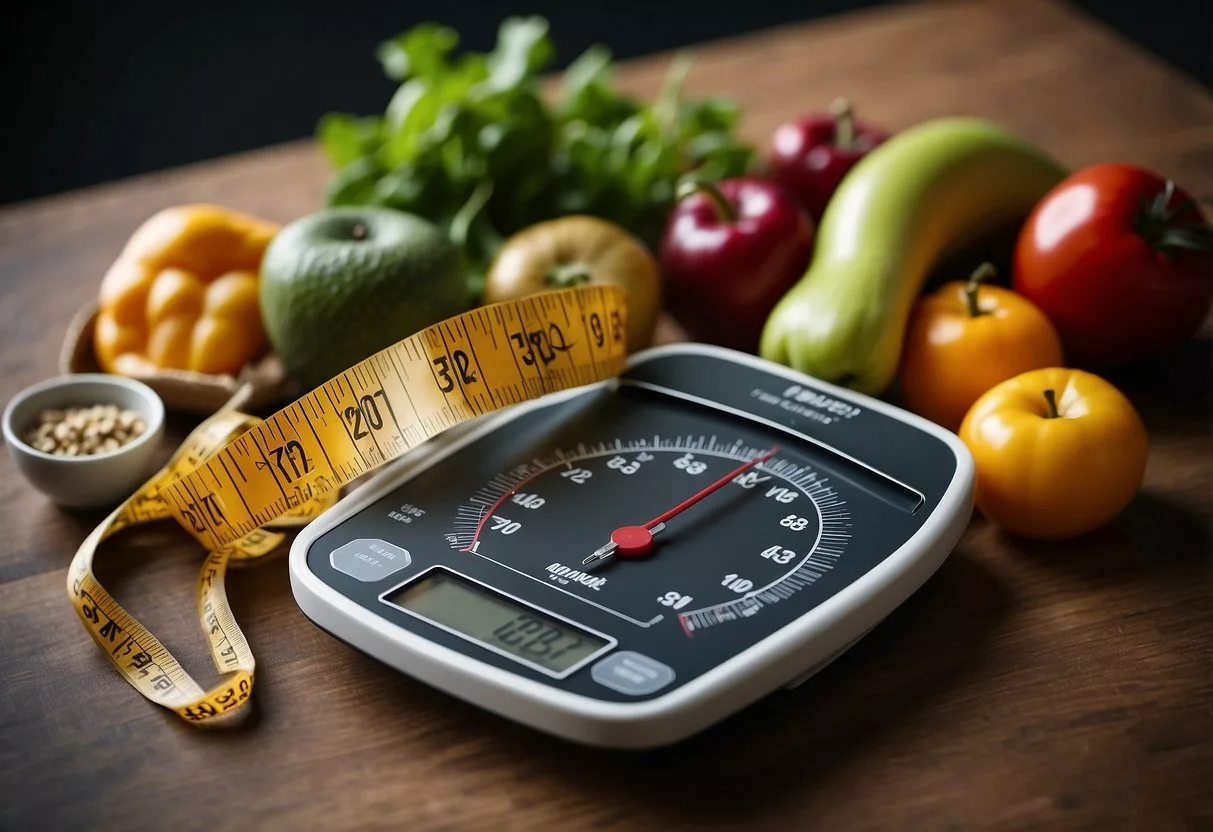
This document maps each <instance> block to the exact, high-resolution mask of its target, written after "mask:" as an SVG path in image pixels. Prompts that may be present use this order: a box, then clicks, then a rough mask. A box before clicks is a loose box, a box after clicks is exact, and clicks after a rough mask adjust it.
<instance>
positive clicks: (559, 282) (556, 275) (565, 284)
mask: <svg viewBox="0 0 1213 832" xmlns="http://www.w3.org/2000/svg"><path fill="white" fill-rule="evenodd" d="M591 276H592V275H591V274H590V267H589V266H587V265H586V264H585V263H557V264H556V265H555V266H552V268H550V269H548V273H547V274H545V275H544V276H543V281H544V283H546V284H547V285H549V286H555V287H556V288H558V289H571V288H573V287H574V286H580V285H581V284H583V283H589V282H590V277H591Z"/></svg>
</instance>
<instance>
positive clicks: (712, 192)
mask: <svg viewBox="0 0 1213 832" xmlns="http://www.w3.org/2000/svg"><path fill="white" fill-rule="evenodd" d="M693 193H701V194H703V195H704V196H706V197H707V198H708V199H709V200H711V202H712V207H713V208H715V209H716V219H718V220H719V221H720V222H726V223H732V222H737V209H736V208H734V207H733V203H731V202H729V200H728V197H726V196H725V195H724V194H722V193H721V192H720V188H717V187H716V186H715V185H713V184H712V183H711V182H704V181H701V180H698V179H688V180H686V181H685V182H683V183H682V184H680V185H679V186H678V193H677V194H676V196H677V198H678V201H679V202H682V201H683V200H684V199H686V198H687V197H688V196H690V195H691V194H693Z"/></svg>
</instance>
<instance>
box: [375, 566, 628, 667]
mask: <svg viewBox="0 0 1213 832" xmlns="http://www.w3.org/2000/svg"><path fill="white" fill-rule="evenodd" d="M384 600H385V601H387V602H388V603H389V604H392V605H394V606H397V607H400V608H401V609H403V610H407V611H409V612H411V613H413V614H414V615H417V616H418V617H420V618H424V619H426V620H427V621H431V622H433V623H435V624H438V625H440V626H442V627H445V628H446V629H448V630H453V631H454V632H456V633H459V634H461V635H463V636H465V637H467V638H469V639H471V640H472V641H476V642H479V643H480V644H483V645H485V646H486V647H489V648H492V649H494V650H496V651H497V652H500V653H505V654H506V655H508V656H511V657H512V658H515V659H518V660H519V661H522V662H525V663H526V664H530V665H534V666H535V667H538V668H542V669H544V670H547V671H550V672H553V673H563V672H564V671H566V670H568V669H569V668H571V667H573V666H574V665H576V664H577V663H578V662H580V661H582V660H583V659H585V658H586V657H588V656H591V655H593V654H594V653H596V652H597V651H599V650H601V649H602V648H603V647H605V646H606V645H607V644H609V642H608V641H607V640H606V639H604V638H601V637H599V636H595V635H591V634H590V633H587V632H585V631H583V630H580V629H578V628H576V627H573V626H572V625H570V624H567V623H565V622H563V621H560V620H559V619H556V618H552V617H551V616H547V615H544V614H543V613H541V612H539V611H538V610H535V609H532V608H530V607H527V606H524V605H523V604H520V603H518V602H516V601H513V600H511V599H509V598H506V597H505V596H503V595H499V594H498V593H496V592H493V591H492V590H490V589H487V588H485V587H482V586H480V585H478V584H475V583H472V582H471V581H468V580H466V579H463V578H460V577H459V576H457V575H455V574H453V573H450V572H447V571H445V570H442V569H435V570H434V571H432V572H430V573H429V574H428V575H426V576H425V577H423V578H421V580H418V581H414V582H412V583H410V584H406V585H405V586H403V587H401V588H400V589H398V590H396V592H394V593H392V594H391V595H388V596H386V597H385V598H384Z"/></svg>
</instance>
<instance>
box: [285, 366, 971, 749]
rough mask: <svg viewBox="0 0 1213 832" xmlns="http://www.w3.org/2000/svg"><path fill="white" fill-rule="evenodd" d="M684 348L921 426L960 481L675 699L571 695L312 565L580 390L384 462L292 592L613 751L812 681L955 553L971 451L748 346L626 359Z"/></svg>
mask: <svg viewBox="0 0 1213 832" xmlns="http://www.w3.org/2000/svg"><path fill="white" fill-rule="evenodd" d="M674 354H698V355H706V356H712V357H716V358H721V359H724V360H727V361H732V362H734V363H738V364H742V365H747V366H751V367H753V368H755V369H758V370H762V371H764V372H767V373H772V374H775V375H781V376H784V377H786V378H788V379H789V380H791V381H794V382H798V383H806V382H807V383H810V384H812V386H814V387H815V388H818V389H820V390H822V391H824V392H828V393H830V394H831V395H834V396H837V397H839V398H842V399H844V400H849V401H852V402H855V403H856V404H858V405H860V406H861V407H866V408H868V409H869V410H872V411H875V412H878V413H882V414H885V415H887V416H890V417H892V418H895V419H898V420H900V421H902V422H906V423H908V424H910V425H913V426H914V427H917V428H919V429H920V430H922V431H924V432H926V433H929V434H931V435H932V436H934V437H936V438H938V439H939V440H940V441H942V442H943V443H944V444H945V445H947V446H948V447H949V448H950V449H951V450H952V452H953V454H954V455H955V457H956V470H955V474H954V475H953V477H952V481H951V483H950V484H949V485H948V488H947V490H946V491H945V493H944V495H943V498H942V499H941V500H940V502H939V505H938V506H937V507H936V508H935V510H934V511H933V512H932V513H931V515H930V516H929V517H927V518H926V520H925V522H924V523H923V524H922V526H921V527H920V528H919V529H918V531H917V532H916V533H915V534H914V535H913V536H912V537H911V538H910V539H909V540H907V541H906V542H905V544H904V545H902V546H901V548H899V549H898V550H897V551H895V552H893V553H892V554H891V555H889V556H888V557H886V558H885V559H884V560H883V561H881V562H880V563H879V564H877V565H876V566H875V567H874V568H872V569H871V570H869V571H868V572H867V573H865V574H864V575H863V576H862V577H860V578H859V579H857V580H856V581H854V582H853V583H851V584H850V585H849V586H847V587H845V588H844V589H842V590H840V591H839V592H837V593H836V594H834V595H833V596H832V597H830V598H829V599H828V600H826V601H824V602H823V603H821V604H819V605H818V606H816V607H815V608H813V609H812V610H809V611H808V612H806V613H805V614H804V615H802V616H801V617H800V618H798V619H796V620H795V621H793V622H792V623H790V624H788V625H787V626H785V627H783V628H781V629H780V630H778V631H776V632H774V633H772V634H771V635H769V636H768V637H766V638H765V639H763V640H762V641H759V642H757V643H755V644H753V645H752V646H750V647H749V648H747V649H746V650H744V651H742V652H741V653H738V654H736V655H734V656H733V657H732V658H730V659H728V660H727V661H725V662H722V663H721V664H720V665H718V666H717V667H715V668H713V669H712V670H710V671H708V672H707V673H704V674H702V675H701V676H699V677H697V678H695V679H692V680H690V681H689V682H686V683H685V684H681V685H678V686H675V687H673V688H671V690H670V692H669V693H667V694H665V695H662V696H658V697H655V698H652V699H646V700H644V701H640V702H636V703H634V704H632V703H618V702H606V701H601V700H597V699H592V698H589V697H586V696H581V695H577V694H571V693H568V692H565V691H563V690H560V689H558V688H555V687H550V686H548V685H545V684H542V683H539V682H535V681H531V680H530V679H526V678H523V677H522V676H519V675H517V674H515V673H511V672H508V671H506V670H502V669H501V668H498V667H494V666H492V665H488V664H485V663H483V662H480V661H477V660H476V659H473V658H471V657H469V656H466V655H464V654H462V653H459V652H456V651H454V650H450V649H448V648H446V647H443V646H441V645H438V644H436V643H434V642H432V641H430V640H429V639H426V638H424V637H423V636H420V635H417V634H416V633H413V632H410V631H408V630H405V629H403V628H400V627H397V626H395V625H393V624H391V623H390V622H389V621H387V620H386V619H384V618H382V617H380V616H378V615H376V614H374V613H372V612H370V611H369V610H367V609H364V608H363V607H361V606H360V605H358V604H356V603H354V602H353V601H351V600H350V599H348V598H346V597H345V596H344V595H341V594H340V593H339V592H337V591H336V590H334V589H333V588H332V587H330V586H328V585H327V584H325V583H324V582H323V581H321V580H320V579H319V578H317V577H316V576H315V575H314V574H312V572H311V570H310V569H308V566H307V552H308V549H309V548H310V547H311V545H312V543H313V542H314V541H315V540H316V539H317V538H318V537H320V536H321V535H322V534H324V533H325V532H327V531H329V530H330V529H332V528H334V527H335V526H337V525H339V524H340V523H341V522H343V521H344V520H346V519H348V518H349V517H352V516H353V515H355V514H357V513H358V512H359V511H361V510H362V509H363V508H365V507H366V506H368V505H370V504H371V503H373V502H374V501H375V500H377V499H379V498H380V497H382V496H384V495H385V494H387V493H388V492H390V491H391V490H392V489H394V488H396V487H397V486H398V485H400V484H401V483H402V482H405V481H407V480H409V479H411V478H412V477H414V476H416V475H417V474H419V473H420V472H422V471H424V470H425V469H426V468H429V467H430V466H431V465H434V464H436V463H438V462H440V461H441V460H442V459H443V458H445V457H446V456H449V455H450V454H452V453H454V452H455V451H457V450H458V449H459V448H461V447H462V446H464V445H466V444H467V443H469V442H471V441H473V440H475V439H477V438H478V437H480V436H482V435H484V434H486V433H489V432H491V431H493V430H494V429H496V428H497V427H498V426H500V425H501V424H504V423H505V422H506V421H509V420H512V419H515V418H518V417H519V416H521V415H523V414H524V413H526V412H527V411H529V410H532V409H534V408H536V407H541V406H546V405H548V404H550V403H552V402H553V401H556V400H557V398H556V396H559V397H561V398H567V397H571V396H575V395H579V394H581V393H583V392H584V391H585V388H579V389H577V390H574V391H568V392H566V393H560V394H555V396H553V397H547V398H544V399H540V400H536V401H532V402H526V403H523V404H519V405H515V406H513V407H511V408H509V409H507V410H506V411H503V412H501V413H498V414H493V415H488V416H484V417H481V418H480V419H478V420H476V421H475V422H472V423H469V424H467V425H463V426H460V427H457V428H454V429H452V430H450V431H447V432H446V433H444V434H442V435H441V436H438V437H435V438H434V439H432V440H430V441H429V442H427V443H426V444H425V445H423V446H421V447H419V448H417V449H416V450H415V451H412V452H410V453H409V454H406V455H405V456H404V457H402V458H401V459H399V460H397V461H396V462H394V463H392V464H390V465H388V466H385V467H384V469H383V470H381V471H380V472H378V473H377V474H375V475H374V476H373V477H372V478H371V479H370V480H369V481H368V482H366V483H365V484H364V485H363V486H362V487H360V488H359V489H358V490H356V491H355V492H354V493H353V494H351V495H350V496H349V497H347V498H345V499H343V500H342V501H341V502H339V503H338V504H337V505H335V506H334V507H333V508H331V509H330V510H329V511H327V512H326V513H325V514H323V515H322V516H320V517H318V518H317V519H315V520H314V521H312V523H310V524H309V525H308V526H307V527H306V528H305V529H304V530H303V531H302V532H301V533H300V534H299V535H298V537H297V538H296V539H295V542H294V544H293V545H292V547H291V553H290V574H291V588H292V590H293V592H294V594H295V599H296V601H297V602H298V604H299V606H300V608H301V609H302V610H303V612H304V613H305V614H306V615H307V616H308V617H309V618H311V619H312V620H313V621H314V622H315V623H316V624H317V625H319V626H320V627H321V628H323V629H325V630H327V631H329V632H330V633H332V634H333V635H335V636H337V637H338V638H340V639H342V640H343V641H346V642H348V643H349V644H351V645H353V646H355V647H357V648H358V649H359V650H361V651H363V652H365V653H367V654H369V655H371V656H374V657H375V658H377V659H379V660H380V661H382V662H384V663H386V664H388V665H390V666H392V667H394V668H396V669H398V670H400V671H402V672H404V673H406V674H408V675H409V676H412V677H414V678H416V679H419V680H421V681H423V682H425V683H427V684H430V685H433V686H434V687H436V688H439V689H441V690H443V691H446V692H447V693H449V694H451V695H453V696H456V697H459V698H460V699H464V700H466V701H468V702H471V703H473V704H476V705H479V706H480V707H482V708H485V709H487V710H489V711H492V712H494V713H497V714H500V715H502V716H506V717H509V718H510V719H513V720H516V721H518V722H520V723H523V724H525V725H529V726H532V727H534V728H536V729H538V730H541V731H544V732H547V733H550V734H554V735H556V736H560V737H563V738H565V739H568V740H573V741H575V742H581V743H585V744H588V745H595V746H603V747H610V748H651V747H657V746H662V745H668V744H670V743H673V742H677V741H679V740H681V739H685V738H686V737H688V736H690V735H692V734H695V733H696V732H698V731H700V730H702V729H704V728H706V727H708V726H710V725H712V724H714V723H716V722H718V721H720V720H722V719H724V718H726V717H728V716H729V715H731V714H733V713H735V712H736V711H738V710H740V709H742V708H744V707H746V706H747V705H749V704H751V703H752V702H754V701H756V700H758V699H761V698H762V697H763V696H766V695H767V694H769V693H771V692H772V691H774V690H777V689H779V688H781V687H784V686H787V685H790V684H799V683H800V682H803V681H804V678H807V676H808V675H811V673H812V672H816V671H817V670H818V669H820V668H821V667H824V666H825V665H826V664H828V663H829V661H831V660H832V659H833V658H835V657H836V656H837V655H839V654H840V653H842V652H843V651H845V650H846V649H847V648H848V647H850V646H851V645H852V644H854V643H855V642H856V641H858V640H859V639H860V638H861V637H862V636H863V635H864V634H865V633H867V631H868V630H870V629H872V627H874V626H875V625H876V624H878V623H879V622H880V621H881V620H882V619H883V618H884V617H885V616H887V615H888V614H889V613H890V612H892V611H893V610H894V609H896V608H897V607H898V606H899V605H900V604H901V603H902V602H903V601H905V599H906V598H908V597H909V596H910V595H911V594H913V593H914V592H915V591H916V590H917V589H918V588H919V587H920V586H922V584H923V583H925V582H926V580H927V579H928V578H929V577H930V576H931V575H932V574H934V572H935V570H936V569H938V568H939V566H940V565H941V564H942V563H943V562H944V560H946V559H947V556H948V554H949V553H950V552H951V551H952V549H953V548H954V547H955V545H956V543H957V542H958V541H959V539H960V536H961V535H962V534H963V532H964V530H965V527H966V526H967V525H968V521H969V518H970V516H971V514H972V507H973V461H972V457H971V456H970V454H969V452H968V449H967V448H966V447H965V446H964V444H963V443H962V442H961V441H960V440H959V439H958V438H957V437H956V436H955V435H954V434H952V433H950V432H949V431H947V430H945V429H943V428H941V427H939V426H938V425H935V424H934V423H931V422H928V421H927V420H925V419H922V418H920V417H918V416H915V415H913V414H911V413H907V412H905V411H902V410H899V409H898V408H896V407H893V406H891V405H889V404H886V403H884V402H881V401H879V400H877V399H873V398H871V397H869V396H864V395H862V394H858V393H855V392H854V391H851V390H844V389H842V388H838V387H836V386H834V385H830V384H826V383H824V382H821V381H818V380H816V379H810V378H806V377H805V376H803V375H802V374H799V373H797V372H795V371H792V370H789V369H788V368H786V367H782V366H780V365H777V364H774V363H771V362H768V361H764V360H762V359H760V358H755V357H753V356H749V355H745V354H742V353H738V352H734V351H730V350H723V349H720V348H717V347H712V346H708V345H703V344H673V345H669V346H664V347H655V348H653V349H650V350H646V351H644V352H640V353H637V354H635V355H633V356H632V357H631V359H630V360H629V362H628V365H629V367H634V366H637V365H639V364H642V363H644V362H646V361H649V360H652V359H656V358H660V357H662V356H667V355H674ZM611 383H612V382H603V384H611ZM868 462H870V463H874V464H878V461H873V460H868ZM583 672H588V670H586V671H583Z"/></svg>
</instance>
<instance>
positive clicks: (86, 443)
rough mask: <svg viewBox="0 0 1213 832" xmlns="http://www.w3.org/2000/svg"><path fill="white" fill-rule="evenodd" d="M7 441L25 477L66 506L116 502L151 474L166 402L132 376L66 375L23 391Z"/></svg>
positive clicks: (7, 417) (7, 413)
mask: <svg viewBox="0 0 1213 832" xmlns="http://www.w3.org/2000/svg"><path fill="white" fill-rule="evenodd" d="M3 431H4V441H5V443H6V444H7V445H8V449H9V454H10V455H11V456H12V457H13V461H14V462H15V463H16V464H17V467H18V468H19V469H20V470H21V473H22V474H24V475H25V478H26V479H28V480H29V481H30V483H31V484H32V485H33V486H34V487H35V488H37V489H38V490H39V491H41V492H43V493H44V494H46V495H47V496H48V497H49V498H50V499H51V500H52V501H53V502H55V503H57V504H59V505H61V506H63V507H65V508H100V507H103V506H112V505H116V504H117V503H119V502H121V501H122V500H123V499H125V498H126V497H128V496H130V494H132V493H133V492H134V491H135V490H136V489H137V488H138V487H139V486H140V485H142V484H143V483H144V482H145V481H146V480H147V478H148V477H149V476H151V474H152V473H153V472H154V469H155V463H156V462H157V452H158V451H159V448H160V444H161V439H162V437H163V435H164V403H163V402H162V401H161V400H160V397H159V396H157V395H156V393H155V392H154V391H153V390H152V389H151V388H150V387H148V386H147V385H146V384H142V383H140V382H138V381H134V380H133V379H128V378H122V377H120V376H113V375H107V374H103V373H96V374H93V373H83V374H78V375H66V376H60V377H58V378H53V379H49V380H47V381H43V382H39V383H38V384H35V385H33V386H31V387H27V388H26V389H25V390H23V391H21V392H20V393H18V394H17V395H16V396H14V397H13V399H12V401H10V402H9V403H8V405H7V406H6V407H5V409H4V417H3Z"/></svg>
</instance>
